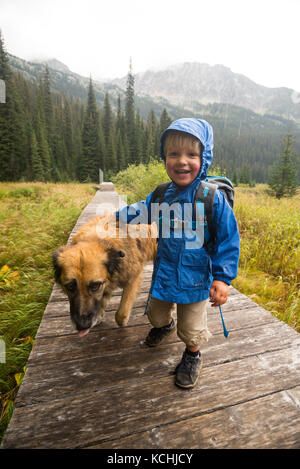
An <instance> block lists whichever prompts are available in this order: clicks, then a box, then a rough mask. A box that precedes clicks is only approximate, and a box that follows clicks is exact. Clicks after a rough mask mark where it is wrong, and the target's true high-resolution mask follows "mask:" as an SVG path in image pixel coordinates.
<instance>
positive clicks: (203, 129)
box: [160, 117, 214, 179]
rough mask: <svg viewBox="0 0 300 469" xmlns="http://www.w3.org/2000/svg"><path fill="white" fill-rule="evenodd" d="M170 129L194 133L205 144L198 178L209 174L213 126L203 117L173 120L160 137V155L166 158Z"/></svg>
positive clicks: (211, 157) (212, 145) (211, 158)
mask: <svg viewBox="0 0 300 469" xmlns="http://www.w3.org/2000/svg"><path fill="white" fill-rule="evenodd" d="M169 130H179V131H180V132H185V133H187V134H190V135H193V136H194V137H196V138H197V139H198V140H200V142H201V143H202V145H203V151H202V164H201V169H200V172H199V174H198V176H197V178H200V179H204V178H206V176H207V170H208V168H209V167H210V165H211V164H212V160H213V147H214V137H213V128H212V126H211V125H210V124H209V123H208V122H206V121H205V120H203V119H193V118H185V117H184V118H182V119H178V120H176V121H174V122H172V124H171V125H169V127H168V128H167V129H166V130H165V131H164V133H163V134H162V136H161V139H160V156H161V157H162V158H163V160H165V159H166V157H165V154H164V140H165V137H166V133H167V132H168V131H169Z"/></svg>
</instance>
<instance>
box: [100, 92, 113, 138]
mask: <svg viewBox="0 0 300 469" xmlns="http://www.w3.org/2000/svg"><path fill="white" fill-rule="evenodd" d="M102 127H103V133H104V138H105V144H107V143H108V140H109V138H110V136H111V135H112V136H113V113H112V110H111V104H110V100H109V95H108V93H105V98H104V109H103V126H102Z"/></svg>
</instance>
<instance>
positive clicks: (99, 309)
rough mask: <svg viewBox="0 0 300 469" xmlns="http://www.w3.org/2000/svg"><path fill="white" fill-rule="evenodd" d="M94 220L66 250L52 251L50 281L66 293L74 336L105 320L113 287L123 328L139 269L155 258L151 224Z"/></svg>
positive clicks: (118, 317)
mask: <svg viewBox="0 0 300 469" xmlns="http://www.w3.org/2000/svg"><path fill="white" fill-rule="evenodd" d="M108 221H111V217H103V216H102V217H97V218H95V219H93V220H91V221H90V222H88V223H86V224H85V225H84V226H83V227H82V228H81V229H80V230H79V231H78V233H77V234H76V236H75V237H74V238H73V240H72V244H71V245H69V246H62V247H61V248H59V249H57V250H56V251H54V252H53V266H54V273H55V280H56V281H57V282H58V283H59V284H60V285H61V286H62V288H63V290H64V291H65V292H66V293H67V295H68V297H69V301H70V315H71V320H72V322H73V324H74V326H75V328H76V329H77V330H78V331H79V336H80V337H82V336H84V335H86V334H87V333H88V332H89V330H90V328H91V327H93V326H94V325H95V324H96V323H97V322H98V321H101V320H102V318H103V315H104V311H105V308H106V306H107V303H108V301H109V299H110V297H111V295H112V293H113V290H114V289H115V288H116V287H120V288H123V294H122V298H121V302H120V305H119V308H118V310H117V312H116V315H115V319H116V322H117V324H118V325H119V326H126V324H127V322H128V319H129V315H130V312H131V308H132V304H133V302H134V299H135V296H136V293H137V290H138V287H139V285H140V282H141V277H142V271H143V267H144V265H145V264H146V263H147V262H149V261H153V260H154V259H155V256H156V249H157V248H156V246H157V243H156V236H157V230H156V225H124V226H122V227H120V228H119V225H118V223H113V224H112V225H111V224H110V223H108Z"/></svg>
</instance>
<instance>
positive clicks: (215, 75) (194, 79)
mask: <svg viewBox="0 0 300 469" xmlns="http://www.w3.org/2000/svg"><path fill="white" fill-rule="evenodd" d="M112 83H114V84H116V85H118V86H120V87H121V88H124V86H126V77H124V78H122V79H119V80H118V79H116V80H113V81H112ZM135 90H136V93H137V94H138V95H141V96H142V95H148V96H151V97H152V98H153V99H154V100H157V99H159V98H161V97H163V98H165V99H167V100H168V101H169V102H170V103H171V104H173V105H176V106H180V107H184V108H185V109H189V110H191V111H197V104H198V103H201V104H204V105H206V104H212V103H228V104H232V105H235V106H241V107H244V108H247V109H251V110H252V111H254V112H257V113H259V114H266V113H270V114H277V115H280V116H283V117H286V118H292V119H293V118H294V119H300V93H297V92H296V91H295V90H292V89H289V88H267V87H266V86H262V85H259V84H257V83H255V82H254V81H252V80H250V79H249V78H247V77H246V76H244V75H241V74H238V73H234V72H232V71H231V70H230V68H228V67H225V66H224V65H213V66H211V65H208V64H201V63H197V62H193V63H190V62H187V63H183V64H178V65H174V66H171V67H168V68H166V69H165V70H160V71H146V72H144V73H138V74H137V75H135Z"/></svg>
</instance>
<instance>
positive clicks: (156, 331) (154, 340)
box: [145, 319, 176, 347]
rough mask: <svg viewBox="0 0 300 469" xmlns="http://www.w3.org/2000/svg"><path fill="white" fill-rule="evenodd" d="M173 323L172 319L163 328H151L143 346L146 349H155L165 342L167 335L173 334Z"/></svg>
mask: <svg viewBox="0 0 300 469" xmlns="http://www.w3.org/2000/svg"><path fill="white" fill-rule="evenodd" d="M175 330H176V326H175V321H174V319H172V321H171V323H170V324H168V325H167V326H164V327H153V328H152V329H151V330H150V332H149V334H148V335H147V337H146V339H145V344H146V345H148V347H156V346H157V345H159V344H161V343H162V342H163V341H164V340H166V338H167V337H169V335H171V334H173V332H175Z"/></svg>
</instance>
